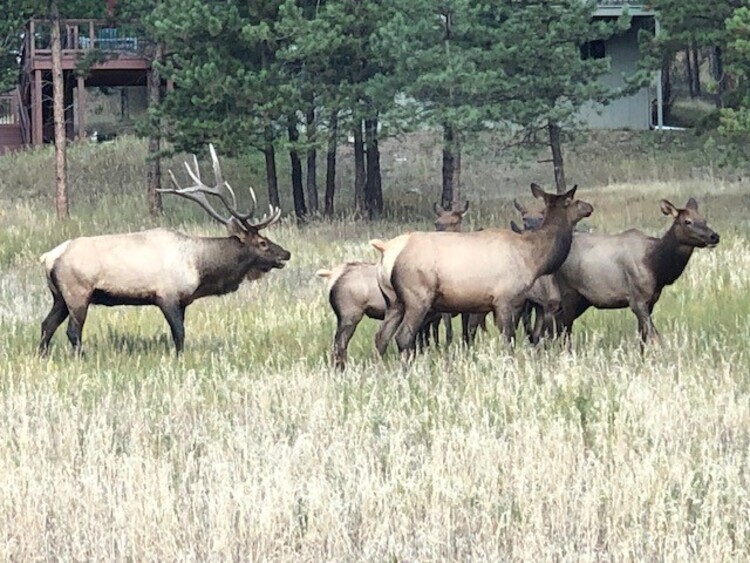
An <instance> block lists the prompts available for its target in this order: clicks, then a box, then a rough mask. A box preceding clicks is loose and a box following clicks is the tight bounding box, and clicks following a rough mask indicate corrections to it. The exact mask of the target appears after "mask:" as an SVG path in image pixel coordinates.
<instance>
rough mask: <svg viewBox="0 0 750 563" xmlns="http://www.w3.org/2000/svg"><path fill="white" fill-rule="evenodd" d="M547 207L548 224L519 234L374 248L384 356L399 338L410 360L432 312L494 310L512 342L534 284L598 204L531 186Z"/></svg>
mask: <svg viewBox="0 0 750 563" xmlns="http://www.w3.org/2000/svg"><path fill="white" fill-rule="evenodd" d="M531 191H532V193H533V194H534V196H535V197H537V198H541V199H543V200H544V202H545V217H544V223H543V224H542V226H541V227H540V228H539V229H538V230H536V231H533V232H528V233H524V234H522V235H521V234H517V233H514V232H513V231H510V230H501V229H487V230H483V231H475V232H468V233H445V232H443V233H440V232H438V233H420V232H413V233H407V234H404V235H401V236H398V237H396V238H394V239H391V240H389V241H387V242H383V241H379V240H374V241H371V244H372V245H373V246H374V247H375V248H376V249H377V250H379V251H380V252H381V258H380V264H379V269H378V284H379V285H380V288H381V291H382V292H383V293H384V294H385V296H386V298H387V301H388V308H387V310H386V315H385V320H384V322H383V324H382V325H381V327H380V330H379V331H378V334H377V336H376V345H377V347H378V350H379V351H384V350H385V348H386V347H387V344H388V341H389V340H390V339H391V338H392V337H394V336H395V339H396V343H397V345H398V348H399V351H400V352H402V353H406V354H407V355H411V353H412V351H413V350H414V345H415V337H416V334H417V330H418V328H419V327H420V325H421V324H422V322H423V320H424V318H425V316H426V315H427V314H428V313H429V312H430V311H435V312H446V313H451V312H458V313H488V312H492V313H493V314H494V317H495V323H496V325H497V327H498V328H499V329H500V331H501V332H502V333H503V334H504V336H505V338H506V340H507V341H508V342H511V340H512V338H513V334H514V332H515V326H516V325H517V323H518V316H519V314H520V311H521V308H522V306H523V304H524V302H525V301H526V294H527V293H528V291H529V289H530V288H531V286H532V285H533V284H534V281H535V280H536V279H537V278H539V277H540V276H543V275H546V274H549V273H552V272H554V271H556V270H557V269H558V268H559V267H560V265H561V264H562V263H563V261H564V260H565V258H566V257H567V255H568V252H569V251H570V245H571V243H572V239H573V227H574V226H575V224H576V223H577V222H578V221H580V220H581V219H583V218H584V217H588V216H589V215H591V213H592V212H593V207H592V206H591V205H590V204H588V203H586V202H584V201H580V200H576V199H575V192H576V188H573V189H571V190H570V191H569V192H567V193H565V194H562V195H553V194H548V193H546V192H544V191H543V190H542V189H541V188H540V187H539V186H538V185H536V184H532V185H531Z"/></svg>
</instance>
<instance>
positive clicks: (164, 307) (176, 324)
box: [157, 302, 185, 356]
mask: <svg viewBox="0 0 750 563" xmlns="http://www.w3.org/2000/svg"><path fill="white" fill-rule="evenodd" d="M157 305H158V307H159V309H161V312H162V313H163V314H164V318H165V319H167V323H169V330H170V331H171V332H172V342H174V348H175V352H176V353H177V355H178V356H179V355H180V354H181V353H182V349H183V348H184V347H185V307H183V306H182V305H180V304H179V303H164V302H160V303H158V304H157Z"/></svg>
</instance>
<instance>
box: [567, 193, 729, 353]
mask: <svg viewBox="0 0 750 563" xmlns="http://www.w3.org/2000/svg"><path fill="white" fill-rule="evenodd" d="M661 210H662V213H664V214H665V215H667V216H669V217H671V218H672V219H673V221H672V225H671V226H670V228H669V229H668V230H667V232H666V233H665V234H664V235H663V236H662V237H660V238H656V237H651V236H648V235H646V234H645V233H643V232H641V231H639V230H636V229H631V230H628V231H625V232H623V233H620V234H616V235H607V234H588V233H576V235H575V237H574V239H573V244H572V246H571V249H570V253H569V255H568V257H567V259H566V260H565V262H564V263H563V265H562V266H561V267H560V269H559V270H558V272H557V275H556V279H557V280H558V283H559V285H560V291H561V293H562V310H561V312H560V315H559V317H558V320H559V324H560V325H561V327H562V330H565V331H567V332H568V333H570V332H571V331H572V329H573V323H574V322H575V320H576V319H577V318H578V317H579V316H581V315H582V314H583V313H584V312H585V311H586V310H587V309H588V308H589V307H595V308H597V309H621V308H625V307H630V309H631V310H632V311H633V313H634V314H635V316H636V318H637V319H638V329H639V335H640V338H641V342H642V343H645V342H649V341H654V340H658V338H659V335H658V332H657V330H656V327H655V326H654V323H653V319H652V318H651V313H652V312H653V309H654V306H655V305H656V302H657V301H658V300H659V297H660V296H661V292H662V290H663V288H664V287H665V286H667V285H671V284H673V283H674V282H675V281H676V280H677V279H678V278H679V277H680V275H681V274H682V272H683V271H684V269H685V267H686V266H687V264H688V261H689V260H690V257H691V256H692V254H693V250H694V249H695V248H704V247H707V246H708V247H713V246H716V245H717V244H718V243H719V235H718V234H717V233H716V232H715V231H713V230H712V229H710V228H709V227H708V225H707V223H706V220H705V218H704V217H703V216H702V215H701V214H700V213H699V211H698V204H697V202H696V201H695V199H693V198H690V200H689V201H688V203H687V205H686V206H685V209H677V208H676V207H675V206H674V205H672V204H671V203H670V202H669V201H667V200H662V201H661Z"/></svg>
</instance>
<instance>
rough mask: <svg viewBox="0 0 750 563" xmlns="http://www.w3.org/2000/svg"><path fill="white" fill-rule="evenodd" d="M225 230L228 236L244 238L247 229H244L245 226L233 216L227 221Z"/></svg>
mask: <svg viewBox="0 0 750 563" xmlns="http://www.w3.org/2000/svg"><path fill="white" fill-rule="evenodd" d="M227 232H228V233H229V236H230V237H237V238H238V239H244V237H246V236H247V235H248V231H247V229H245V227H243V226H242V225H241V224H240V222H239V221H237V220H236V219H235V218H234V217H232V218H231V219H229V221H227Z"/></svg>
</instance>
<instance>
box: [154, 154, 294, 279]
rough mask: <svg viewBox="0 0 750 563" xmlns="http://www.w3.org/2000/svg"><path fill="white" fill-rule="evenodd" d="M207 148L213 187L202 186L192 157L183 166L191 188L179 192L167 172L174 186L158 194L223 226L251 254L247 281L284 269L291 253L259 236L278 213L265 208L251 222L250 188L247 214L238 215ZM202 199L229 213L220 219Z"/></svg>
mask: <svg viewBox="0 0 750 563" xmlns="http://www.w3.org/2000/svg"><path fill="white" fill-rule="evenodd" d="M208 148H209V152H210V153H211V163H212V165H213V171H214V179H215V182H216V184H215V185H214V186H213V187H209V186H207V185H206V184H204V183H203V180H202V179H201V174H200V168H199V167H198V158H197V157H196V156H195V155H193V167H192V168H191V167H190V165H189V164H188V163H187V162H185V169H186V170H187V173H188V176H190V178H191V180H192V181H193V184H192V185H190V186H187V187H184V188H181V187H180V185H179V183H178V182H177V179H176V178H175V176H174V174H173V173H172V171H171V170H169V176H170V178H171V179H172V183H173V184H174V186H175V187H174V189H161V190H158V191H160V192H162V193H172V194H176V195H179V196H181V197H184V198H185V199H189V200H191V201H194V202H195V203H197V204H198V205H200V206H201V207H202V208H203V209H204V211H206V213H208V214H209V215H210V216H211V217H212V218H214V219H215V220H216V221H218V222H219V223H222V224H223V225H225V226H226V228H227V231H228V233H229V236H230V237H234V238H236V239H237V240H238V241H239V242H240V243H241V244H242V245H243V247H245V248H246V249H247V250H249V251H251V252H252V255H253V258H254V262H253V269H251V270H250V271H249V272H248V274H247V279H248V280H254V279H257V278H259V277H260V276H261V275H262V274H263V273H265V272H269V271H270V270H272V269H273V268H283V267H284V266H285V265H286V262H287V260H289V258H291V253H290V252H289V251H288V250H285V249H284V248H282V247H281V246H279V245H278V244H276V243H274V242H272V241H271V240H269V239H268V238H266V237H264V236H263V235H261V234H260V231H261V230H262V229H265V228H266V227H270V226H271V225H273V224H274V223H276V222H277V221H278V220H279V217H281V209H280V208H278V207H273V206H272V205H269V206H268V207H269V212H268V213H266V214H264V215H263V217H261V218H260V219H259V220H257V221H252V220H251V217H252V216H253V214H254V213H255V208H256V207H257V205H258V202H257V200H256V198H255V192H254V191H253V189H252V188H249V190H250V198H251V199H252V206H251V208H250V211H248V212H247V213H241V212H239V211H238V210H237V197H236V196H235V193H234V190H233V189H232V187H231V186H230V185H229V183H228V182H226V181H225V180H224V178H223V176H222V173H221V166H220V165H219V159H218V157H217V156H216V151H215V150H214V146H213V145H212V144H209V145H208ZM224 190H226V193H227V194H228V196H229V198H230V199H231V202H230V201H229V200H228V199H227V195H225V193H224ZM206 196H213V197H216V198H217V199H218V200H219V201H220V202H221V204H222V205H223V206H224V208H225V209H226V210H227V211H228V212H229V216H224V215H222V214H220V213H219V212H217V211H216V210H215V209H214V208H213V206H212V205H211V203H210V202H209V200H208V197H206Z"/></svg>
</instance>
